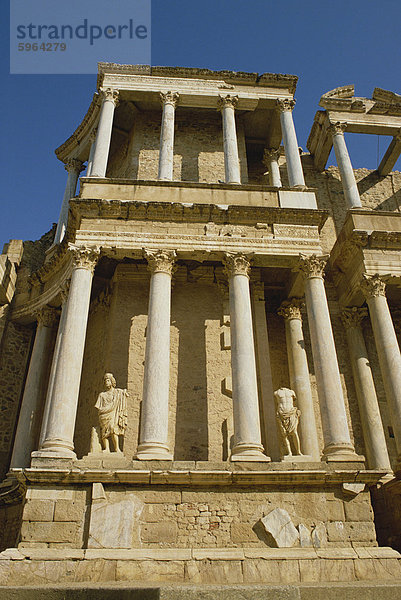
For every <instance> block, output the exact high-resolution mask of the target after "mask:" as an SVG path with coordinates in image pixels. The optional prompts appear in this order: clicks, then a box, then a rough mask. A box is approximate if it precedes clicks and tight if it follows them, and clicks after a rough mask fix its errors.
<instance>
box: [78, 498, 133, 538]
mask: <svg viewBox="0 0 401 600" xmlns="http://www.w3.org/2000/svg"><path fill="white" fill-rule="evenodd" d="M125 498H126V499H125V500H122V501H121V502H114V503H109V502H107V500H95V501H94V502H92V506H91V515H90V524H89V539H88V548H132V543H133V539H134V537H135V539H137V536H135V533H136V532H137V530H138V525H139V518H140V515H141V512H142V510H143V503H142V502H141V500H139V498H137V497H136V496H135V495H133V494H131V495H130V496H125Z"/></svg>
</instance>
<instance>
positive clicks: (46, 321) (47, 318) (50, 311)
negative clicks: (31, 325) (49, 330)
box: [35, 306, 59, 327]
mask: <svg viewBox="0 0 401 600" xmlns="http://www.w3.org/2000/svg"><path fill="white" fill-rule="evenodd" d="M58 316H59V313H58V311H57V310H56V309H55V308H50V306H44V307H43V308H41V309H40V310H38V311H36V313H35V317H36V320H37V322H38V324H40V325H44V326H45V327H53V325H55V324H56V323H57V320H58Z"/></svg>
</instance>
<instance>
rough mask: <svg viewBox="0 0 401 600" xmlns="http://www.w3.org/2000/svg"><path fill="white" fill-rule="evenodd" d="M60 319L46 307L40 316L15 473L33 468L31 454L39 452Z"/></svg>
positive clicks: (17, 440) (18, 433) (14, 457)
mask: <svg viewBox="0 0 401 600" xmlns="http://www.w3.org/2000/svg"><path fill="white" fill-rule="evenodd" d="M57 318H58V314H57V311H56V310H55V309H54V308H49V307H45V308H42V309H41V310H39V311H38V312H37V313H36V319H37V322H38V325H37V329H36V334H35V341H34V344H33V348H32V354H31V360H30V362H29V369H28V374H27V377H26V382H25V389H24V395H23V397H22V404H21V410H20V414H19V418H18V425H17V431H16V434H15V440H14V449H13V453H12V457H11V464H10V467H11V468H12V469H16V468H22V469H23V468H25V467H29V465H30V462H31V452H33V451H34V450H35V449H36V448H37V443H38V437H39V429H40V420H41V417H42V412H43V406H44V398H45V394H46V387H47V376H48V372H49V363H50V358H51V351H52V349H53V339H54V326H55V324H56V321H57Z"/></svg>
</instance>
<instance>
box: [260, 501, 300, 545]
mask: <svg viewBox="0 0 401 600" xmlns="http://www.w3.org/2000/svg"><path fill="white" fill-rule="evenodd" d="M261 522H262V524H263V527H264V528H265V530H266V533H267V534H269V535H270V536H271V538H272V540H273V542H274V544H275V545H276V546H277V547H278V548H291V546H293V545H294V544H295V543H296V542H297V541H298V540H299V533H298V531H297V530H296V529H295V527H294V524H293V522H292V521H291V517H290V515H289V514H288V512H287V511H286V510H284V509H283V508H275V509H274V510H272V512H271V513H269V514H268V515H266V516H265V517H263V519H261Z"/></svg>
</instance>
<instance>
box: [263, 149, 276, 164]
mask: <svg viewBox="0 0 401 600" xmlns="http://www.w3.org/2000/svg"><path fill="white" fill-rule="evenodd" d="M279 156H280V150H279V149H278V148H265V149H264V151H263V164H264V165H265V166H266V167H270V163H271V162H272V161H273V160H274V161H276V162H277V161H278V159H279Z"/></svg>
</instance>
